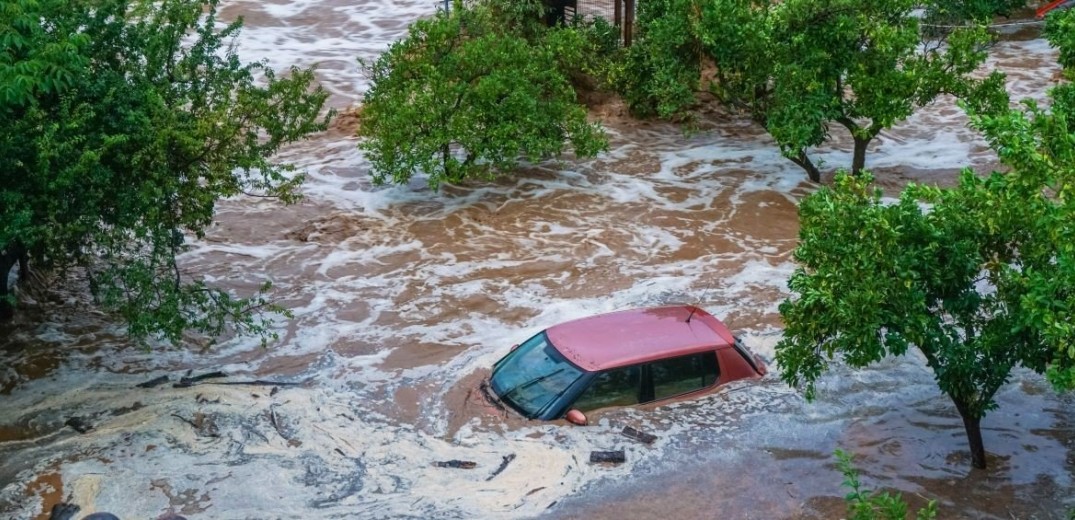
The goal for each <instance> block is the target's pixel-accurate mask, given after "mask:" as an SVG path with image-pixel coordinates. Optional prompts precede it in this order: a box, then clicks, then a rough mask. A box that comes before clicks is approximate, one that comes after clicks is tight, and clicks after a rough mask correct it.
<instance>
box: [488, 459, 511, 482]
mask: <svg viewBox="0 0 1075 520" xmlns="http://www.w3.org/2000/svg"><path fill="white" fill-rule="evenodd" d="M513 460H515V454H514V453H511V454H508V455H504V460H503V461H502V462H501V463H500V467H498V468H496V471H494V472H493V474H492V475H489V478H487V479H485V481H486V482H488V481H490V480H493V477H496V476H497V475H499V474H501V473H502V472H503V471H504V470H505V469H506V468H507V467H508V464H511V461H513Z"/></svg>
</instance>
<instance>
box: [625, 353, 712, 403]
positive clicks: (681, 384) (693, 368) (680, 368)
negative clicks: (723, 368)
mask: <svg viewBox="0 0 1075 520" xmlns="http://www.w3.org/2000/svg"><path fill="white" fill-rule="evenodd" d="M646 368H647V370H645V371H644V372H646V373H648V374H647V375H648V377H647V378H646V379H647V381H645V382H646V383H648V384H649V387H648V389H647V390H644V391H643V393H646V394H648V395H647V397H648V399H646V400H644V401H643V402H648V401H660V400H662V399H668V398H671V397H675V396H678V395H684V394H689V393H692V392H697V391H699V390H703V389H705V388H709V387H711V386H713V385H714V384H715V383H716V382H717V380H718V379H720V367H719V366H718V364H717V353H716V352H715V351H709V352H701V353H698V354H691V355H689V356H679V357H674V358H668V359H661V360H658V361H654V362H652V363H649V364H648V365H647V367H646Z"/></svg>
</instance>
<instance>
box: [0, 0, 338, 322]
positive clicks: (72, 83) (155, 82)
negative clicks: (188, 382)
mask: <svg viewBox="0 0 1075 520" xmlns="http://www.w3.org/2000/svg"><path fill="white" fill-rule="evenodd" d="M217 3H218V2H217V1H216V0H163V1H149V0H12V1H8V2H5V3H4V4H3V6H2V7H0V49H2V52H0V118H2V124H0V128H2V129H0V156H2V157H4V161H3V163H2V164H0V222H2V224H0V280H4V282H5V283H3V284H0V298H2V299H3V303H0V306H5V307H7V309H8V311H10V305H11V304H12V303H13V302H12V298H11V295H10V294H9V293H8V284H7V283H6V280H7V276H8V273H9V271H10V270H11V268H12V266H13V264H14V263H15V262H16V261H17V260H22V261H23V262H22V267H23V271H24V273H23V274H26V273H25V271H26V270H27V267H28V265H35V266H37V267H41V268H49V269H57V270H60V271H65V270H67V269H68V268H71V267H76V266H77V267H81V268H84V270H85V272H86V273H88V276H89V279H90V285H91V289H92V290H93V293H94V296H95V297H96V299H97V300H98V301H99V302H100V303H101V304H102V305H103V306H104V307H106V308H108V309H112V310H116V311H118V312H119V314H120V315H121V316H122V317H123V318H125V319H126V321H127V322H128V332H129V333H130V334H131V335H132V336H133V337H136V338H144V337H147V336H161V337H164V338H167V339H169V340H172V341H176V340H178V339H180V338H181V336H182V335H183V333H184V332H185V331H198V332H201V333H205V334H208V335H210V336H216V335H219V334H221V333H223V332H224V331H225V330H228V329H229V328H231V329H233V330H236V331H237V332H240V333H244V332H252V333H257V334H261V335H262V337H263V339H264V338H265V337H266V334H267V333H268V329H267V328H266V323H265V321H264V319H265V318H264V317H263V316H261V317H259V316H258V314H257V313H256V312H254V311H256V310H258V309H262V308H264V306H265V305H266V304H267V302H266V301H265V299H264V294H259V295H257V296H254V297H252V298H239V297H236V296H234V295H232V294H230V293H228V292H226V291H223V290H219V289H215V288H212V287H210V286H209V285H207V284H206V283H205V282H204V281H202V280H201V279H199V278H198V277H197V276H194V275H192V274H189V273H184V272H183V270H182V269H181V268H180V266H179V265H177V262H176V256H177V255H178V254H179V253H181V252H182V251H183V250H184V249H185V246H184V235H185V234H186V233H189V234H192V235H195V236H197V237H201V236H202V234H203V232H204V230H205V228H206V226H208V225H209V224H210V223H211V222H212V220H213V211H214V208H215V205H216V202H217V201H218V200H219V199H220V198H221V197H230V196H236V195H242V194H244V193H249V194H257V195H260V196H270V197H278V198H280V199H282V200H283V201H285V202H289V201H291V200H293V199H294V198H295V197H297V195H298V194H297V192H296V188H297V186H298V185H299V184H300V182H301V180H302V176H301V175H296V174H294V173H293V172H294V168H293V167H292V166H290V165H288V164H278V163H276V162H274V161H271V160H270V157H271V156H272V155H273V154H274V153H275V152H276V151H277V150H278V149H279V148H280V146H282V145H283V144H286V143H290V142H294V141H297V140H300V139H302V138H303V137H304V136H306V135H308V134H310V133H311V132H315V131H318V130H322V129H324V128H325V124H326V121H327V116H326V117H320V116H319V114H320V113H321V109H322V106H323V104H324V101H325V99H326V97H327V95H326V94H325V93H324V92H323V91H322V90H321V89H320V88H313V87H312V82H313V73H312V71H310V70H300V69H292V70H291V71H290V72H289V73H288V75H287V76H286V77H277V76H276V74H275V73H274V72H273V71H272V70H270V69H268V68H266V67H265V66H264V65H263V64H261V63H243V62H241V61H240V60H239V58H238V57H237V55H236V54H235V51H234V45H233V38H234V36H235V35H236V34H237V33H238V31H239V30H240V26H241V22H235V23H231V24H228V25H226V26H225V27H223V28H218V27H217V17H216V8H217Z"/></svg>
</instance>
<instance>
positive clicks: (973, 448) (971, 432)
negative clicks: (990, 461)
mask: <svg viewBox="0 0 1075 520" xmlns="http://www.w3.org/2000/svg"><path fill="white" fill-rule="evenodd" d="M952 402H954V403H955V404H956V410H959V416H960V417H962V418H963V429H964V430H966V431H967V442H968V443H969V444H970V459H971V465H973V466H974V467H976V468H978V469H985V444H983V443H982V418H981V417H974V416H973V414H971V413H970V410H968V409H967V407H966V406H965V405H963V404H962V403H960V402H959V401H957V400H956V399H955V398H953V399H952Z"/></svg>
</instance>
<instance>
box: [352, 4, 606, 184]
mask: <svg viewBox="0 0 1075 520" xmlns="http://www.w3.org/2000/svg"><path fill="white" fill-rule="evenodd" d="M527 6H530V7H527ZM511 7H512V3H511V2H507V1H506V0H498V1H488V2H476V3H475V2H462V1H460V0H456V2H455V6H454V8H453V9H451V10H450V12H439V13H437V14H436V15H435V16H433V17H431V18H428V19H423V20H418V21H416V22H415V23H414V24H413V25H411V27H410V29H409V31H408V34H407V36H406V38H404V39H402V40H401V41H398V42H396V43H394V44H392V46H391V47H390V48H389V49H388V51H386V52H385V53H384V54H382V55H381V56H380V57H379V58H377V59H376V60H375V61H373V62H372V63H366V64H365V65H366V68H367V70H368V73H369V77H370V80H371V85H370V89H369V90H368V91H367V92H366V93H365V95H364V96H363V101H362V103H363V106H362V115H361V121H360V128H359V134H360V136H362V137H363V139H362V140H361V141H360V144H359V147H360V148H361V149H362V150H363V151H364V152H365V153H366V156H367V157H368V158H369V160H370V162H371V164H372V172H371V173H372V175H373V180H374V182H376V183H383V182H386V181H391V182H395V183H406V182H408V181H409V180H410V178H411V177H412V176H413V175H415V174H419V173H424V174H425V175H427V176H428V183H429V185H430V186H431V187H433V188H436V187H437V186H438V185H439V184H440V183H442V182H451V183H455V182H460V181H462V180H464V179H468V178H480V179H491V178H494V177H496V176H498V175H502V174H504V173H506V172H509V171H511V170H512V169H513V168H514V167H515V166H516V165H517V164H518V162H519V160H520V159H527V160H530V161H536V160H539V159H543V158H548V157H552V156H558V155H560V154H562V153H564V152H565V151H567V150H568V148H570V149H572V150H573V151H574V153H575V155H576V156H580V157H587V156H593V155H596V154H597V153H598V152H600V151H601V150H603V149H605V147H606V146H607V141H606V138H605V136H604V133H603V131H602V130H601V127H600V125H598V124H595V123H591V122H589V121H588V120H587V116H586V109H585V108H584V107H582V106H581V105H580V104H579V103H578V102H577V100H576V95H575V90H574V87H573V86H572V83H571V81H570V78H569V74H570V72H571V67H570V64H571V63H578V62H581V61H582V58H583V54H584V51H585V50H586V49H587V45H588V42H589V40H587V39H586V38H585V37H583V35H582V34H581V33H580V32H578V31H576V30H574V29H572V28H569V27H560V28H552V29H544V28H535V26H534V25H532V23H529V22H528V20H529V19H530V18H528V17H527V16H525V15H524V14H523V13H520V12H519V11H520V9H522V10H524V11H526V9H536V11H534V13H533V17H532V20H533V22H534V23H536V21H537V20H538V19H539V18H538V14H539V11H540V4H537V3H533V2H521V3H518V4H515V5H514V8H512V9H509V8H511Z"/></svg>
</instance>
